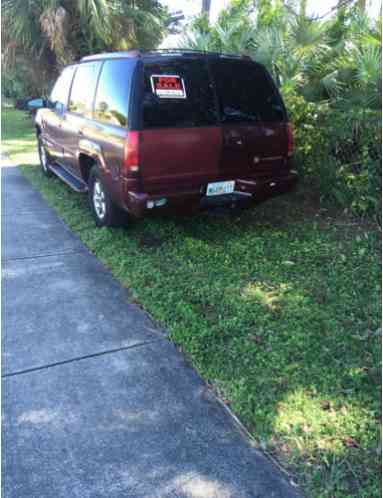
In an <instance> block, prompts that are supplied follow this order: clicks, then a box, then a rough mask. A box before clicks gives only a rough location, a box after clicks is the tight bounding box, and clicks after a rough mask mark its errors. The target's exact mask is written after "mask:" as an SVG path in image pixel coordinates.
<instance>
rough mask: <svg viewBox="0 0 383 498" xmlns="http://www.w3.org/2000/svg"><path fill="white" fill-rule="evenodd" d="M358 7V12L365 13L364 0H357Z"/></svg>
mask: <svg viewBox="0 0 383 498" xmlns="http://www.w3.org/2000/svg"><path fill="white" fill-rule="evenodd" d="M358 7H359V8H360V10H362V11H363V12H365V11H366V0H358Z"/></svg>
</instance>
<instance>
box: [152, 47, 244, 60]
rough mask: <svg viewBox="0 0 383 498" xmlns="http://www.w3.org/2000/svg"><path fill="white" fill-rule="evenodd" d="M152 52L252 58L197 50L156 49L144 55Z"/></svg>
mask: <svg viewBox="0 0 383 498" xmlns="http://www.w3.org/2000/svg"><path fill="white" fill-rule="evenodd" d="M151 52H155V53H157V52H159V53H161V52H163V53H165V54H166V53H172V52H177V53H178V52H180V53H183V54H191V55H192V54H202V55H214V56H217V57H233V58H236V59H250V58H251V57H250V56H248V55H244V54H241V55H238V54H231V53H226V52H212V51H210V50H195V49H191V48H154V49H152V50H145V51H144V52H143V53H145V54H147V53H151Z"/></svg>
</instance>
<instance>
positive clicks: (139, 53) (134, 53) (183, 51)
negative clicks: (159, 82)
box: [81, 48, 251, 62]
mask: <svg viewBox="0 0 383 498" xmlns="http://www.w3.org/2000/svg"><path fill="white" fill-rule="evenodd" d="M150 54H158V55H172V54H174V55H205V56H213V57H228V58H233V59H251V57H249V56H248V55H238V54H229V53H225V52H210V51H208V50H193V49H189V48H154V49H151V50H139V49H132V50H125V51H121V52H105V53H101V54H95V55H87V56H85V57H82V59H81V62H85V61H91V60H96V59H106V58H108V59H115V58H121V57H143V56H147V55H150Z"/></svg>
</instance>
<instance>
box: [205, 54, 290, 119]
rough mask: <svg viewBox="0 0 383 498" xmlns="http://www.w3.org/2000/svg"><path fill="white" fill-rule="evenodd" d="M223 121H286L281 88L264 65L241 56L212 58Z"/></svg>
mask: <svg viewBox="0 0 383 498" xmlns="http://www.w3.org/2000/svg"><path fill="white" fill-rule="evenodd" d="M212 71H213V75H214V79H215V84H216V89H217V95H218V101H219V107H220V113H221V119H222V121H223V122H237V123H238V122H247V123H249V122H250V123H251V122H254V121H284V120H285V119H286V111H285V107H284V105H283V102H282V100H281V98H280V96H279V94H278V91H277V89H276V87H275V85H274V83H273V82H272V80H271V78H270V77H269V75H268V74H267V73H266V71H265V70H264V69H263V67H262V66H259V65H258V64H254V63H248V62H243V61H238V60H217V61H213V62H212Z"/></svg>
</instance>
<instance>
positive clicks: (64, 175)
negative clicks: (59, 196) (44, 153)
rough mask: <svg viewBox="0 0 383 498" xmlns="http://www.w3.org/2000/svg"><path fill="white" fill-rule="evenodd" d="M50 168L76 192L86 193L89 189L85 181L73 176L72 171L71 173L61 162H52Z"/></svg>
mask: <svg viewBox="0 0 383 498" xmlns="http://www.w3.org/2000/svg"><path fill="white" fill-rule="evenodd" d="M49 169H50V170H51V171H52V173H54V174H55V175H56V176H58V177H59V178H60V179H61V180H62V181H63V182H65V183H66V184H67V185H69V186H70V187H71V188H72V189H73V190H75V191H76V192H82V193H85V192H87V191H88V186H87V184H86V183H85V182H83V181H82V180H79V179H78V178H76V177H75V176H73V175H72V173H69V171H68V170H66V169H65V168H63V167H62V166H60V165H59V164H57V163H55V164H50V165H49Z"/></svg>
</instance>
